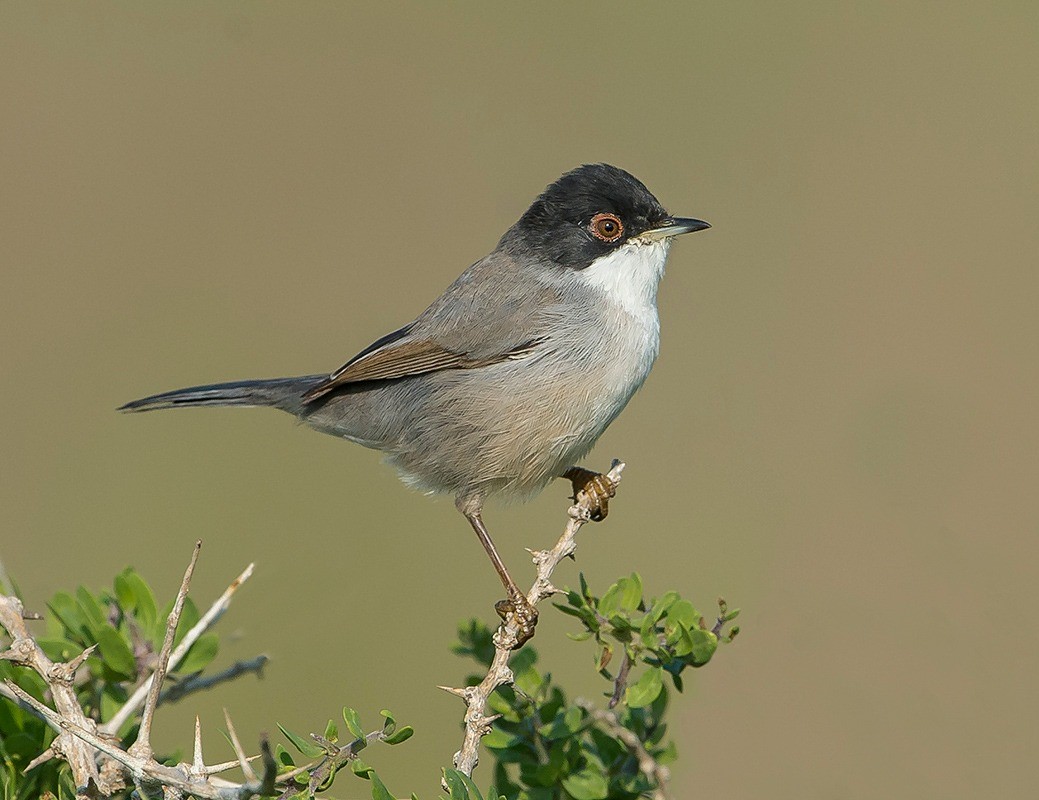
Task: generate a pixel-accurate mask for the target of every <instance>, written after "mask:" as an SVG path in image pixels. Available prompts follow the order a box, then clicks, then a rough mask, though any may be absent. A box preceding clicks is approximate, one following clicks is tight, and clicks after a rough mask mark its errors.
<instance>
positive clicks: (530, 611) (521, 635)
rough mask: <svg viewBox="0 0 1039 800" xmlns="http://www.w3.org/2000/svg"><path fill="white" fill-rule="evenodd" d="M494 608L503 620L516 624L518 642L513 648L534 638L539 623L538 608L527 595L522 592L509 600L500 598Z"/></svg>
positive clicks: (515, 648)
mask: <svg viewBox="0 0 1039 800" xmlns="http://www.w3.org/2000/svg"><path fill="white" fill-rule="evenodd" d="M494 610H495V611H496V612H497V614H498V616H499V617H501V619H502V622H505V623H509V622H515V624H516V628H517V630H516V643H515V644H514V645H513V646H512V649H513V650H517V649H519V648H520V647H522V646H523V645H524V644H526V643H527V642H529V641H530V640H531V639H532V638H533V636H534V628H535V626H537V624H538V610H537V609H536V608H534V606H532V605H531V604H530V603H529V602H528V600H527V598H526V597H524V596H523V595H521V594H520V595H517V596H516V597H510V598H508V599H507V600H499V601H498V602H497V603H495V604H494Z"/></svg>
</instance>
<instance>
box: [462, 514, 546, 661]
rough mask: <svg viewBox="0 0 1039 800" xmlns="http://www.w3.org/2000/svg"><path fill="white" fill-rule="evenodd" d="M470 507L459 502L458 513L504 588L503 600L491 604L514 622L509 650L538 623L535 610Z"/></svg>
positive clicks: (531, 633)
mask: <svg viewBox="0 0 1039 800" xmlns="http://www.w3.org/2000/svg"><path fill="white" fill-rule="evenodd" d="M474 505H477V504H474V503H471V502H459V503H458V510H459V511H461V512H462V514H464V515H465V518H466V519H467V520H469V524H470V525H472V526H473V530H474V531H476V536H477V537H478V538H479V540H480V544H482V545H483V549H484V550H486V551H487V555H488V556H490V559H491V563H492V564H494V569H495V571H496V572H497V573H498V577H499V578H501V582H502V585H503V586H504V587H505V593H506V598H505V599H504V600H499V601H498V602H497V603H495V604H494V610H495V611H497V612H498V616H499V617H501V618H502V621H503V622H508V620H509V617H513V618H514V619H515V620H516V625H517V627H518V628H519V630H518V632H517V634H516V645H515V647H513V649H514V650H515V649H516V648H518V647H521V646H522V645H523V644H525V643H526V642H527V641H528V640H529V639H530V638H531V637H532V636H533V635H534V626H535V625H537V624H538V610H537V609H536V608H534V606H532V605H531V604H530V601H529V600H527V596H526V595H525V594H523V592H521V591H520V588H519V586H517V585H516V581H514V580H513V579H512V576H511V575H510V574H509V571H508V569H506V567H505V562H504V561H502V560H501V556H500V555H498V549H497V548H496V547H495V546H494V542H492V541H491V536H490V534H489V533H487V528H486V527H485V526H484V524H483V519H482V518H481V517H480V509H479V507H478V506H477V507H475V508H474V507H472V506H474Z"/></svg>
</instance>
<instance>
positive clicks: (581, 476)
mask: <svg viewBox="0 0 1039 800" xmlns="http://www.w3.org/2000/svg"><path fill="white" fill-rule="evenodd" d="M563 477H564V478H567V479H569V481H570V485H571V486H573V489H574V500H575V501H576V500H577V498H578V497H579V496H580V495H581V493H582V492H583V493H584V495H585V497H586V498H587V500H588V513H589V516H591V518H592V520H593V521H595V522H602V521H603V520H604V519H606V515H607V514H609V513H610V498H611V497H613V496H614V495H616V494H617V485H616V484H615V483H614V482H613V481H612V480H610V477H609V476H608V475H603V474H602V473H601V472H592V471H591V470H588V469H583V468H582V467H571V468H570V469H568V470H567V471H566V472H565V473H563Z"/></svg>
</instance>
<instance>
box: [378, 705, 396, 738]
mask: <svg viewBox="0 0 1039 800" xmlns="http://www.w3.org/2000/svg"><path fill="white" fill-rule="evenodd" d="M379 713H380V714H381V715H382V716H383V718H384V721H383V723H382V733H383V736H389V735H390V734H391V733H393V730H394V728H396V727H397V720H395V719H394V718H393V713H392V712H391V711H387V710H386V709H385V708H384V709H383V710H382V711H380V712H379Z"/></svg>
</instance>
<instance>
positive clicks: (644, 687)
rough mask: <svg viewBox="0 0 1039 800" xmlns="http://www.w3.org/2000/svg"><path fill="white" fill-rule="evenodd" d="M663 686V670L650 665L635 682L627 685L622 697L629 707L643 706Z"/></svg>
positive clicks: (658, 692)
mask: <svg viewBox="0 0 1039 800" xmlns="http://www.w3.org/2000/svg"><path fill="white" fill-rule="evenodd" d="M663 688H664V680H663V670H661V669H660V667H650V668H649V669H647V670H646V671H645V672H643V673H642V675H641V676H639V679H638V680H637V681H635V683H633V684H631V685H630V686H628V688H627V689H626V690H625V692H624V699H625V702H627V704H628V707H629V708H643V707H644V706H648V705H649V704H650V703H652V702H653V701H654V700H656V699H657V695H658V694H660V690H661V689H663Z"/></svg>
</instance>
